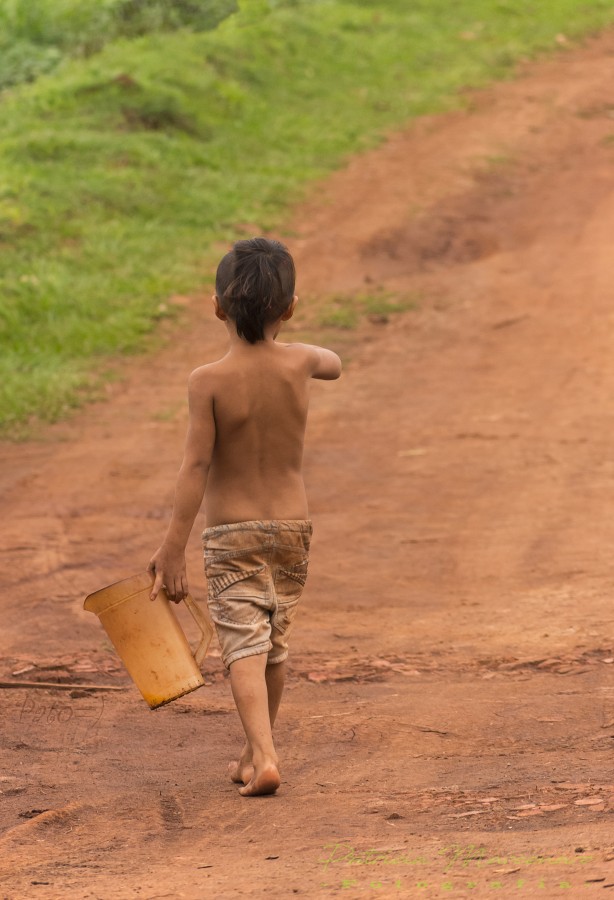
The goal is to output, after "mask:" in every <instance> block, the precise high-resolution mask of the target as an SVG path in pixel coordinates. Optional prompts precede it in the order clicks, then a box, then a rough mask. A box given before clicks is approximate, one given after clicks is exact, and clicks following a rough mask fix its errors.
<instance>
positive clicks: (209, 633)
mask: <svg viewBox="0 0 614 900" xmlns="http://www.w3.org/2000/svg"><path fill="white" fill-rule="evenodd" d="M183 602H184V603H185V605H186V606H187V608H188V609H189V610H190V612H191V613H192V617H193V619H194V621H195V622H196V624H197V625H198V627H199V628H200V631H201V635H202V637H201V640H200V643H199V645H198V647H197V648H196V650H195V652H194V659H195V661H196V665H197V666H200V665H201V663H202V661H203V659H204V658H205V655H206V653H207V650H208V649H209V644H210V643H211V638H212V637H213V628H212V626H211V623H210V621H209V619H208V618H207V617H206V615H205V614H204V612H203V611H202V609H201V608H200V606H199V605H198V603H196V601H195V600H194V598H193V597H192V595H191V594H186V596H185V597H184V598H183Z"/></svg>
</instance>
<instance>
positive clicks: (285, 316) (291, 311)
mask: <svg viewBox="0 0 614 900" xmlns="http://www.w3.org/2000/svg"><path fill="white" fill-rule="evenodd" d="M297 303H298V297H297V296H296V294H295V295H294V297H293V298H292V303H291V304H290V306H289V307H288V309H287V310H286V311H285V313H283V315H282V317H281V321H282V322H287V321H288V319H291V318H292V316H293V315H294V310H295V309H296V304H297Z"/></svg>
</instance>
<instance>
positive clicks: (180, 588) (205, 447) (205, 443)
mask: <svg viewBox="0 0 614 900" xmlns="http://www.w3.org/2000/svg"><path fill="white" fill-rule="evenodd" d="M188 397H189V408H190V422H189V426H188V435H187V439H186V446H185V452H184V456H183V462H182V464H181V469H180V470H179V475H178V477H177V487H176V490H175V502H174V505H173V514H172V517H171V521H170V524H169V527H168V531H167V533H166V537H165V538H164V542H163V543H162V546H161V547H159V549H158V550H157V551H156V552H155V554H154V555H153V557H152V559H151V561H150V563H149V571H150V572H151V573H152V575H153V576H154V584H153V587H152V590H151V595H150V597H151V599H152V600H155V598H156V596H157V594H158V592H159V591H160V588H161V587H162V586H164V587H165V588H166V591H167V594H168V596H169V599H171V600H173V601H174V602H176V603H178V602H179V601H180V600H182V599H183V598H184V597H185V596H186V594H187V593H188V580H187V575H186V568H185V546H186V544H187V541H188V538H189V536H190V532H191V530H192V526H193V524H194V519H195V518H196V515H197V513H198V510H199V509H200V505H201V503H202V500H203V496H204V493H205V488H206V486H207V476H208V474H209V466H210V463H211V456H212V453H213V446H214V444H215V419H214V415H213V396H212V394H211V391H210V387H209V384H208V379H207V374H206V373H205V372H204V371H203V370H202V369H200V370H198V369H197V370H196V371H195V372H193V373H192V375H191V377H190V383H189V390H188Z"/></svg>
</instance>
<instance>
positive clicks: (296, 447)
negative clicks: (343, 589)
mask: <svg viewBox="0 0 614 900" xmlns="http://www.w3.org/2000/svg"><path fill="white" fill-rule="evenodd" d="M312 377H316V378H317V377H326V372H325V371H324V370H323V369H322V365H321V362H320V359H319V352H318V349H316V348H314V347H309V346H305V345H303V344H277V343H276V342H264V341H263V342H259V343H257V344H255V345H250V344H247V343H246V342H245V341H240V342H239V341H237V342H233V344H232V346H231V349H230V351H229V353H228V354H227V355H226V356H225V357H224V358H223V359H221V360H219V361H218V362H216V363H212V364H210V365H208V366H203V367H202V368H200V369H197V370H196V371H195V372H194V373H193V374H192V378H191V385H190V388H191V393H192V394H193V395H196V396H195V405H196V407H197V408H198V409H199V410H200V416H201V417H204V418H205V420H206V419H208V418H209V417H210V421H209V422H208V424H207V429H206V432H204V433H203V434H204V437H205V439H206V438H207V437H208V436H209V435H210V429H211V428H213V429H214V431H215V439H214V443H213V447H212V451H211V463H210V468H209V478H208V481H207V489H206V495H205V509H206V522H207V526H212V525H221V524H226V523H230V522H246V521H252V520H261V519H305V518H307V515H308V513H307V497H306V494H305V485H304V482H303V476H302V459H303V441H304V435H305V425H306V421H307V409H308V405H309V383H310V380H311V378H312ZM196 414H197V415H198V413H196ZM202 424H205V422H203V423H202ZM209 439H210V438H209Z"/></svg>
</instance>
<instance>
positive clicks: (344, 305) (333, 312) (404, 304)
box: [318, 291, 418, 330]
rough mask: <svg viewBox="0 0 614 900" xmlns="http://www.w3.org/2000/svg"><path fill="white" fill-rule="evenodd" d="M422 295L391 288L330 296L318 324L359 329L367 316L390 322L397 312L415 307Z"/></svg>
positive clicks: (377, 320) (375, 319)
mask: <svg viewBox="0 0 614 900" xmlns="http://www.w3.org/2000/svg"><path fill="white" fill-rule="evenodd" d="M417 302H418V298H417V297H416V296H414V295H412V296H410V297H402V296H399V295H398V294H393V293H391V292H389V291H375V292H373V293H365V294H336V295H334V296H332V297H329V298H327V299H326V301H325V303H324V311H323V312H322V313H321V315H320V317H319V320H318V324H319V325H320V326H321V327H323V328H341V329H346V330H349V329H352V328H356V327H357V325H359V324H360V322H361V321H363V320H364V319H365V318H367V319H370V320H371V321H374V322H382V323H384V322H386V321H387V320H388V319H389V318H390V316H391V315H394V313H400V312H406V311H407V310H409V309H415V307H416V305H417Z"/></svg>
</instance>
